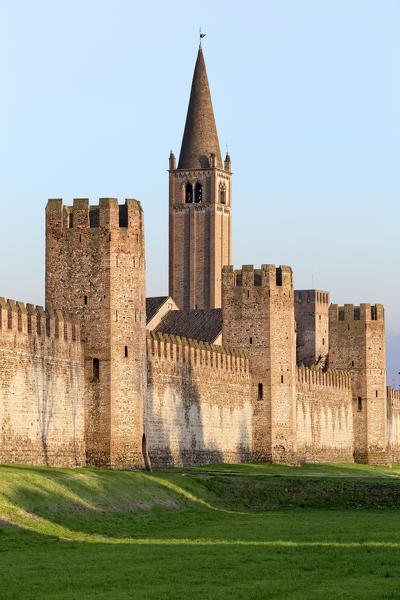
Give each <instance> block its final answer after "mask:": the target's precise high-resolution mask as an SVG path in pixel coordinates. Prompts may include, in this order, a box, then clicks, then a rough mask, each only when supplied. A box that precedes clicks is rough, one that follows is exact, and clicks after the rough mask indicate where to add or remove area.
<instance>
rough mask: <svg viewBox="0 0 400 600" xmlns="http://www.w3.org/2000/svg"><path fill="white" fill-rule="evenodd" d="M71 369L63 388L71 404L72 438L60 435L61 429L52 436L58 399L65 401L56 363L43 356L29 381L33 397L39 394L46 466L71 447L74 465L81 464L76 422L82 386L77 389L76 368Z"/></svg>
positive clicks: (39, 416)
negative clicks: (55, 366) (59, 383)
mask: <svg viewBox="0 0 400 600" xmlns="http://www.w3.org/2000/svg"><path fill="white" fill-rule="evenodd" d="M68 371H69V373H68V375H67V374H66V375H65V384H64V386H65V387H64V391H63V392H64V394H65V401H67V402H69V405H70V414H69V415H65V418H66V419H70V420H71V423H69V422H68V420H67V421H66V423H65V424H64V426H65V427H67V428H68V429H69V426H70V425H71V427H72V436H71V437H72V441H70V439H68V442H66V441H65V439H63V438H62V437H60V436H61V435H62V432H59V433H58V435H57V436H53V439H52V434H51V428H52V427H53V425H54V417H55V412H54V411H55V410H56V405H55V403H56V402H57V401H58V400H60V402H61V401H62V399H63V398H62V396H63V393H62V392H61V391H60V390H59V389H58V385H57V382H58V376H57V373H55V372H53V367H52V365H50V364H49V363H46V359H45V358H43V357H40V358H39V362H38V364H37V365H36V368H35V369H34V372H33V375H32V379H31V376H29V381H28V382H27V384H28V385H27V387H28V389H29V387H32V391H33V398H36V410H37V416H38V424H39V431H40V442H41V446H42V460H43V464H45V465H46V466H51V465H57V464H59V460H61V454H62V453H63V452H65V451H68V454H69V455H72V456H71V458H72V460H71V463H72V464H71V466H72V465H74V466H80V465H81V461H80V460H79V456H78V442H77V431H76V426H77V402H78V401H79V399H80V398H81V397H82V390H80V389H79V388H78V389H77V383H76V381H74V371H73V370H72V369H68ZM63 418H64V415H63ZM64 444H66V445H67V448H64V447H63V445H64ZM71 446H72V447H71ZM57 459H58V460H57ZM68 462H69V461H68Z"/></svg>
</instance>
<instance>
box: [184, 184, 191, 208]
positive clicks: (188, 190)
mask: <svg viewBox="0 0 400 600" xmlns="http://www.w3.org/2000/svg"><path fill="white" fill-rule="evenodd" d="M185 202H186V204H191V203H192V202H193V186H192V184H191V183H187V184H186V190H185Z"/></svg>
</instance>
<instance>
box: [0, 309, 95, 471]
mask: <svg viewBox="0 0 400 600" xmlns="http://www.w3.org/2000/svg"><path fill="white" fill-rule="evenodd" d="M0 428H1V429H0V431H1V435H0V461H1V462H3V463H22V464H33V465H51V466H56V467H75V466H80V465H84V464H85V462H86V459H85V431H84V376H83V347H82V344H81V342H80V332H79V323H78V322H77V321H76V320H75V319H74V318H71V316H70V315H66V314H65V313H63V312H61V311H59V310H57V311H50V310H48V311H44V310H43V308H42V307H36V308H35V307H34V306H33V305H31V304H28V305H26V306H25V305H24V304H22V303H21V302H14V301H13V300H8V302H6V301H5V300H4V298H0Z"/></svg>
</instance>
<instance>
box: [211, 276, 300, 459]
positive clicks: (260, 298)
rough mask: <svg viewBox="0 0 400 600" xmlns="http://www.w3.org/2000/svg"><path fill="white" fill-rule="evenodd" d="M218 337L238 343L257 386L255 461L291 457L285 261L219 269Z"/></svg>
mask: <svg viewBox="0 0 400 600" xmlns="http://www.w3.org/2000/svg"><path fill="white" fill-rule="evenodd" d="M222 278H223V284H222V315H223V326H222V340H223V344H224V345H228V346H231V347H234V348H243V349H244V350H245V351H246V352H247V354H248V357H249V364H250V372H251V375H252V378H253V381H254V382H255V384H256V385H257V388H258V400H257V402H255V403H254V414H253V424H254V426H253V456H254V459H255V460H272V461H274V462H284V463H291V462H294V461H296V460H297V459H296V447H295V446H296V430H295V424H296V396H295V368H296V345H295V324H294V304H293V298H294V294H293V274H292V269H291V268H290V267H287V266H281V267H278V268H277V267H275V265H261V269H254V267H253V265H244V266H243V267H242V269H240V270H237V271H235V270H234V269H233V267H232V266H225V267H224V268H223V272H222Z"/></svg>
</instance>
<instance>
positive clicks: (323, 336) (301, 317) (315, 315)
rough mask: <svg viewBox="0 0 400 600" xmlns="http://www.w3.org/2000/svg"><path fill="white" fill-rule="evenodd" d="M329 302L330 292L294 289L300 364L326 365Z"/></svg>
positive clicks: (297, 358) (297, 359) (297, 348)
mask: <svg viewBox="0 0 400 600" xmlns="http://www.w3.org/2000/svg"><path fill="white" fill-rule="evenodd" d="M329 303H330V298H329V292H323V291H320V290H295V291H294V317H295V319H296V332H297V336H296V361H297V364H298V365H300V364H303V365H306V366H308V367H310V366H311V365H318V366H319V367H323V366H324V365H325V362H326V357H327V354H328V347H329V339H328V336H329Z"/></svg>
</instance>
